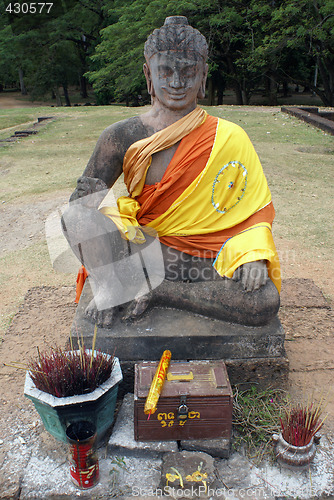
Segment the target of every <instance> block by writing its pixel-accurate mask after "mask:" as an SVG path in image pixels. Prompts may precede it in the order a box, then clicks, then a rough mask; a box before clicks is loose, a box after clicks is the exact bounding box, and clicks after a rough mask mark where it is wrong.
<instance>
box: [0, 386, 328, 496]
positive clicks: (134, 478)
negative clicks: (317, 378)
mask: <svg viewBox="0 0 334 500" xmlns="http://www.w3.org/2000/svg"><path fill="white" fill-rule="evenodd" d="M132 397H133V396H132V395H128V396H127V398H126V399H125V400H124V402H123V405H126V406H128V408H127V409H126V408H125V409H124V410H123V409H121V411H120V412H119V414H118V419H120V420H121V422H122V421H123V420H124V418H125V417H124V415H125V416H126V415H127V414H128V415H129V414H130V413H131V408H129V405H131V400H132ZM121 412H123V413H121ZM33 418H35V420H36V425H35V426H34V428H33V430H32V428H31V422H32V420H33ZM118 419H117V420H118ZM12 423H13V425H14V426H16V424H17V423H16V422H12ZM132 423H133V421H132ZM117 425H118V424H117V422H116V424H115V427H114V430H113V433H112V435H111V437H110V440H109V443H108V445H107V447H100V448H99V449H98V450H97V453H98V458H99V463H100V481H99V483H98V484H97V485H96V486H95V487H94V488H92V489H90V490H86V491H80V490H79V489H78V488H77V487H75V486H74V485H73V484H72V482H71V480H70V475H69V462H68V448H67V446H66V445H65V444H64V443H59V442H57V441H56V440H55V439H54V438H53V437H52V436H50V435H49V434H48V433H47V432H46V431H45V429H44V426H43V424H42V423H41V421H40V419H39V417H38V415H37V414H36V412H35V411H34V409H33V408H32V407H31V408H30V409H29V415H26V418H25V420H24V424H23V425H22V424H21V425H20V426H19V427H17V428H18V429H19V430H18V431H17V432H16V434H15V439H13V436H12V435H10V436H3V440H4V445H5V443H6V442H7V440H10V442H11V449H10V453H8V454H7V455H6V457H4V459H3V466H2V472H3V474H0V499H2V500H4V499H8V500H9V499H20V500H33V499H35V500H42V499H43V500H56V499H57V500H60V499H70V500H75V499H77V498H81V499H85V500H92V499H99V500H108V499H109V500H110V499H111V498H119V499H122V500H130V499H134V498H136V499H145V500H149V499H150V498H152V499H153V498H173V496H171V495H169V496H168V495H166V496H165V494H164V493H165V492H164V491H163V490H162V488H161V486H163V485H165V484H166V479H167V478H166V474H167V473H170V472H171V471H170V470H169V469H168V470H167V469H166V465H168V466H169V467H171V466H172V467H174V468H177V466H178V464H179V463H180V458H182V457H186V458H187V463H189V461H190V460H191V461H192V462H191V463H192V464H195V468H193V467H192V468H191V469H190V471H189V472H191V473H193V472H194V471H195V469H196V467H197V464H198V463H199V464H200V463H201V462H203V465H205V467H206V468H205V470H203V472H204V473H207V475H208V477H207V479H208V480H209V481H210V482H208V484H207V487H208V488H210V490H209V491H208V493H210V495H206V496H205V494H204V498H212V499H213V500H215V499H216V498H217V499H218V498H219V499H221V500H224V499H226V500H227V499H229V500H236V499H242V498H249V499H253V500H259V499H260V498H261V499H262V498H263V499H272V500H274V499H275V500H277V499H278V498H289V499H305V500H309V499H311V498H318V499H322V498H323V499H325V498H333V495H334V476H333V463H334V452H333V445H332V443H333V436H331V437H330V436H328V438H327V437H326V436H322V438H321V441H320V444H319V445H318V446H317V452H316V456H315V458H314V461H313V462H312V463H311V464H310V466H309V467H307V469H299V468H298V467H297V468H294V469H291V468H283V467H281V466H280V465H279V464H277V463H276V462H273V463H272V462H269V461H264V462H263V463H261V465H256V464H254V463H252V462H251V461H250V460H249V459H248V458H247V457H245V456H244V455H243V454H242V453H240V452H233V453H232V454H231V455H230V457H229V459H223V458H219V457H217V456H216V454H214V453H213V450H212V449H211V452H210V450H209V449H206V450H201V449H200V447H199V448H197V449H194V450H192V451H189V452H188V453H187V454H185V452H184V451H183V450H182V449H177V450H176V451H171V449H165V452H163V451H162V446H164V443H158V445H159V447H160V451H161V453H159V456H157V455H156V450H157V443H156V442H154V443H149V442H147V443H146V446H147V448H146V450H145V453H144V454H143V450H142V448H141V447H140V446H138V447H133V446H132V445H131V446H128V444H127V443H128V441H127V439H128V434H127V433H124V432H123V430H124V428H123V430H122V427H123V426H122V425H120V426H119V427H118V431H117ZM128 429H129V427H128ZM116 431H117V432H116ZM117 443H120V444H122V448H117V447H116V446H115V444H117ZM174 449H175V448H174ZM204 454H205V455H206V456H205V457H204V458H205V459H206V460H205V464H204V460H203V455H204ZM165 457H166V458H165ZM174 457H175V460H174ZM210 457H212V458H210ZM191 463H190V465H191ZM190 465H189V467H190ZM0 472H1V471H0ZM212 472H214V474H212ZM169 486H171V487H172V484H169ZM189 486H194V490H193V494H191V495H190V494H189V488H187V489H183V491H182V489H180V488H179V487H178V485H177V483H175V488H176V489H175V490H170V492H171V493H173V492H174V493H175V495H174V498H193V499H195V498H199V497H202V498H203V495H201V493H203V491H204V489H203V488H201V490H199V486H204V484H203V483H202V482H200V483H198V484H196V483H193V484H192V485H189ZM197 493H199V494H198V495H197ZM176 495H177V496H176Z"/></svg>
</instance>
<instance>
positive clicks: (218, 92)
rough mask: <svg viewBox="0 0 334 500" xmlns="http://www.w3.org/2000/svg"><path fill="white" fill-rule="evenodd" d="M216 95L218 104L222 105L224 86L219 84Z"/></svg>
mask: <svg viewBox="0 0 334 500" xmlns="http://www.w3.org/2000/svg"><path fill="white" fill-rule="evenodd" d="M217 97H218V102H217V104H218V106H222V105H223V103H224V87H223V85H219V87H218V89H217Z"/></svg>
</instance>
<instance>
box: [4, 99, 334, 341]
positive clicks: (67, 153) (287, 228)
mask: <svg viewBox="0 0 334 500" xmlns="http://www.w3.org/2000/svg"><path fill="white" fill-rule="evenodd" d="M206 109H207V110H208V111H209V113H210V114H212V115H214V116H219V117H222V118H225V119H227V120H230V121H232V122H235V123H237V124H239V125H241V126H242V127H243V128H244V129H245V130H246V132H247V133H248V134H249V136H250V138H251V140H252V141H253V143H254V145H255V148H256V150H257V152H258V154H259V157H260V159H261V162H262V165H263V168H264V171H265V174H266V176H267V179H268V182H269V185H270V188H271V191H272V195H273V201H274V205H275V208H276V219H275V222H274V229H273V230H274V236H275V239H277V241H278V242H279V240H280V239H284V240H287V241H289V242H291V244H292V245H294V244H295V245H296V248H298V249H299V252H300V253H301V255H303V256H309V258H314V257H315V258H317V259H321V260H323V261H328V263H329V262H331V258H332V255H333V234H332V220H333V215H334V214H333V211H334V208H333V204H332V202H331V199H332V192H331V186H332V185H333V183H332V169H333V155H334V142H333V141H334V139H333V137H332V136H330V135H326V133H324V132H323V131H321V130H319V129H316V128H313V127H312V126H309V125H307V124H305V123H304V122H301V121H299V120H297V119H296V118H294V117H291V116H288V115H286V114H284V113H281V112H280V110H279V108H270V107H252V106H246V107H244V106H243V107H241V106H220V107H212V108H206ZM144 111H145V108H125V107H120V106H106V107H95V106H94V107H93V106H92V107H84V106H81V107H72V108H50V107H38V108H22V109H21V108H20V109H5V110H0V139H4V138H6V137H9V136H10V135H11V134H13V133H14V131H15V130H22V129H24V128H28V127H29V126H30V125H31V124H32V123H33V122H36V121H37V118H38V117H41V116H53V117H54V118H55V119H54V121H52V122H50V123H48V124H45V125H44V126H43V127H41V129H40V130H39V132H38V134H37V135H35V136H31V137H28V138H24V139H20V140H18V141H17V142H15V143H7V144H6V145H5V146H1V147H0V206H1V207H5V210H6V209H11V208H13V207H15V206H17V205H20V206H22V204H29V203H30V204H33V203H34V202H35V200H39V199H43V198H45V199H47V198H52V197H57V196H59V195H63V196H64V200H66V199H67V197H68V195H69V194H70V193H71V191H72V190H73V189H74V187H75V183H76V179H77V177H78V176H79V175H81V173H82V171H83V169H84V167H85V165H86V163H87V161H88V159H89V157H90V155H91V153H92V151H93V149H94V146H95V144H96V141H97V139H98V137H99V135H100V133H101V132H102V131H103V130H104V128H105V127H107V126H108V125H110V124H111V123H114V122H116V121H119V120H122V119H124V118H127V117H130V116H133V115H135V114H140V113H143V112H144ZM45 215H47V214H45ZM26 217H29V211H28V212H27V214H26ZM278 247H279V245H278ZM31 269H34V273H31V274H32V275H33V276H34V277H31V276H30V278H29V270H31ZM18 275H19V276H21V277H22V278H21V281H20V279H19V278H18V277H17V276H18ZM73 282H74V281H73V276H67V275H65V276H59V275H58V274H56V273H55V272H54V271H53V270H52V269H51V266H50V263H49V260H48V253H47V249H46V243H45V238H43V237H42V236H41V237H40V239H39V240H38V241H35V240H33V241H32V242H29V241H28V240H27V244H26V248H25V249H17V250H13V251H10V252H7V251H6V252H3V253H2V255H1V254H0V283H1V284H2V285H3V284H5V286H7V287H9V286H11V287H12V295H13V298H12V300H11V301H10V303H9V302H8V303H7V304H6V305H1V306H0V307H1V309H0V313H2V315H3V328H5V326H6V325H8V321H9V319H10V317H11V316H12V315H13V313H14V312H15V310H16V309H17V304H18V303H19V301H20V300H22V296H23V295H24V293H25V291H26V290H27V286H28V287H31V286H37V285H43V284H52V283H54V284H55V285H57V284H59V283H73ZM10 284H11V285H10ZM0 334H1V332H0Z"/></svg>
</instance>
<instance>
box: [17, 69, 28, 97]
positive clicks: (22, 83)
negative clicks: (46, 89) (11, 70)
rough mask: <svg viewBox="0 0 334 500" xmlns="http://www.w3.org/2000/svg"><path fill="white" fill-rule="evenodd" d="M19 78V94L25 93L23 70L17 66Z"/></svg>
mask: <svg viewBox="0 0 334 500" xmlns="http://www.w3.org/2000/svg"><path fill="white" fill-rule="evenodd" d="M19 78H20V87H21V94H22V95H27V94H28V92H27V89H26V87H25V85H24V80H23V70H22V69H21V68H19Z"/></svg>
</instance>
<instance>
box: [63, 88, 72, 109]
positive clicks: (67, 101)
mask: <svg viewBox="0 0 334 500" xmlns="http://www.w3.org/2000/svg"><path fill="white" fill-rule="evenodd" d="M63 90H64V97H65V102H66V106H71V101H70V98H69V95H68V88H67V84H66V83H63Z"/></svg>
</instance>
